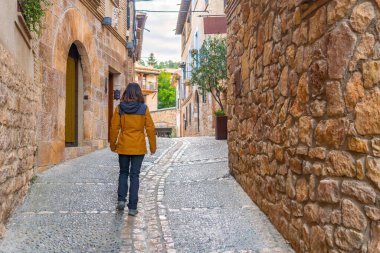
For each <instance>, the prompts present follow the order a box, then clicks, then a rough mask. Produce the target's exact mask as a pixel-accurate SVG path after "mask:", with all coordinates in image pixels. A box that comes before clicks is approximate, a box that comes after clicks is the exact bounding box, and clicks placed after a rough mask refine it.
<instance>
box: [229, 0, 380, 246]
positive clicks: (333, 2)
mask: <svg viewBox="0 0 380 253" xmlns="http://www.w3.org/2000/svg"><path fill="white" fill-rule="evenodd" d="M226 12H227V16H228V46H229V47H228V71H229V86H228V115H229V122H228V127H229V140H228V143H229V165H230V169H231V172H232V174H233V175H234V176H235V177H236V179H237V180H238V181H239V182H240V184H241V185H242V186H243V187H244V189H245V190H246V191H247V192H248V193H249V195H250V196H251V197H252V199H253V200H254V201H255V202H256V203H257V204H258V205H259V206H260V208H261V209H262V210H263V211H264V212H265V213H266V214H267V215H268V216H269V218H270V219H271V221H272V222H273V223H274V225H275V226H276V227H277V228H278V229H279V231H280V232H281V233H282V234H283V235H284V236H285V238H286V239H288V240H289V241H290V242H291V244H292V246H293V247H294V249H296V250H297V251H298V252H318V253H322V252H330V253H335V252H368V253H375V252H380V85H379V83H380V41H379V35H380V19H379V15H380V1H379V0H376V1H375V0H373V1H357V0H330V1H327V0H318V1H300V0H278V1H274V0H261V1H258V0H231V1H229V2H228V7H227V10H226Z"/></svg>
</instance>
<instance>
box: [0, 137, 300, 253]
mask: <svg viewBox="0 0 380 253" xmlns="http://www.w3.org/2000/svg"><path fill="white" fill-rule="evenodd" d="M117 176H118V163H117V156H116V155H115V154H113V153H111V152H110V151H109V150H102V151H97V152H94V153H92V154H90V155H87V156H84V157H81V158H78V159H75V160H71V161H68V162H65V163H63V164H61V165H58V166H56V167H54V168H52V169H50V170H48V171H46V172H45V173H42V174H40V175H39V176H38V177H37V178H36V179H35V180H34V182H33V184H32V186H31V189H30V192H29V193H28V196H27V198H26V200H25V202H24V204H23V205H22V206H21V207H19V208H18V209H17V211H16V213H15V214H14V215H13V217H12V219H11V220H10V221H9V223H8V227H7V233H6V236H5V239H4V240H3V241H0V252H7V253H8V252H119V251H122V252H293V251H292V250H291V248H290V246H289V245H288V244H287V243H286V242H285V241H284V239H283V238H282V236H281V235H280V234H279V233H278V232H277V230H276V229H275V228H274V227H273V226H272V225H271V223H270V222H269V220H268V219H267V218H266V216H265V215H264V214H263V213H262V212H261V211H260V210H259V209H258V208H257V207H256V205H255V204H254V203H253V202H252V201H251V200H250V199H249V198H248V196H247V195H246V194H245V193H244V192H243V190H242V189H241V188H240V186H239V185H238V184H237V183H236V181H235V180H234V178H232V177H231V176H230V174H229V172H228V166H227V144H226V142H221V141H216V140H214V138H182V139H159V141H158V152H157V153H156V154H155V156H149V155H148V156H147V157H146V159H145V160H144V163H143V168H142V173H141V181H142V182H141V187H140V202H139V214H138V215H137V217H130V216H129V217H128V216H126V215H123V213H120V212H117V211H115V205H116V188H117Z"/></svg>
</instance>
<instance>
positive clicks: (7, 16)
mask: <svg viewBox="0 0 380 253" xmlns="http://www.w3.org/2000/svg"><path fill="white" fill-rule="evenodd" d="M50 2H51V4H50V5H49V6H46V12H45V16H44V18H43V20H42V29H41V32H40V34H39V35H36V34H33V33H31V32H30V31H29V29H28V27H27V25H26V22H25V20H24V18H23V13H22V8H20V6H19V5H18V1H15V0H12V1H11V0H7V1H1V3H0V21H1V24H2V25H1V26H0V57H1V62H0V66H1V68H0V71H1V75H0V76H1V77H0V79H1V81H0V91H1V92H0V109H1V114H0V146H1V149H0V171H1V173H0V196H1V204H0V232H2V231H3V230H4V226H3V222H4V221H6V220H7V218H8V217H9V215H10V213H11V212H12V210H13V209H14V208H15V206H17V204H18V203H19V202H20V201H21V200H22V197H23V196H24V195H25V193H26V191H27V189H28V184H29V181H30V179H31V178H32V177H33V175H34V174H35V173H36V171H42V170H44V169H47V168H49V167H50V166H52V165H55V164H58V163H60V162H62V161H64V160H66V159H70V158H73V157H77V156H80V155H83V154H85V153H88V152H91V151H93V150H95V149H100V148H104V147H106V146H107V142H108V130H109V125H110V120H111V117H112V113H113V110H114V108H115V105H116V103H117V100H115V99H114V90H123V89H124V88H125V85H126V83H128V82H130V81H133V79H134V73H133V70H134V67H133V66H134V61H135V60H136V57H137V56H136V53H135V48H137V39H136V33H135V31H136V29H135V27H136V24H135V22H134V20H135V19H134V2H133V1H130V0H91V1H90V0H65V1H63V0H51V1H50ZM0 234H1V233H0Z"/></svg>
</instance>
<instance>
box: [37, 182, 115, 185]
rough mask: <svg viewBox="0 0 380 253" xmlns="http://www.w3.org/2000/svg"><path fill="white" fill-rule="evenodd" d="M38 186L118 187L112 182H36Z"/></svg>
mask: <svg viewBox="0 0 380 253" xmlns="http://www.w3.org/2000/svg"><path fill="white" fill-rule="evenodd" d="M33 184H36V185H49V184H53V185H65V184H73V185H116V183H111V182H103V183H102V182H34V183H33Z"/></svg>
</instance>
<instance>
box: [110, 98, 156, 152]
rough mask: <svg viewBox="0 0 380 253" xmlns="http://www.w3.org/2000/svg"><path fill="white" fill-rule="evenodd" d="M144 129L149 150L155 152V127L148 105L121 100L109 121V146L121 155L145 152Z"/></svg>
mask: <svg viewBox="0 0 380 253" xmlns="http://www.w3.org/2000/svg"><path fill="white" fill-rule="evenodd" d="M145 131H146V134H147V135H148V140H149V147H150V152H151V153H155V152H156V129H155V126H154V123H153V120H152V117H151V116H150V113H149V109H148V107H147V106H146V105H145V104H143V103H137V102H129V103H126V102H122V103H120V105H119V106H118V107H117V108H116V109H115V112H114V114H113V116H112V121H111V130H110V148H111V150H112V151H114V152H117V153H118V154H122V155H143V154H146V153H147V147H146V141H145Z"/></svg>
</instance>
